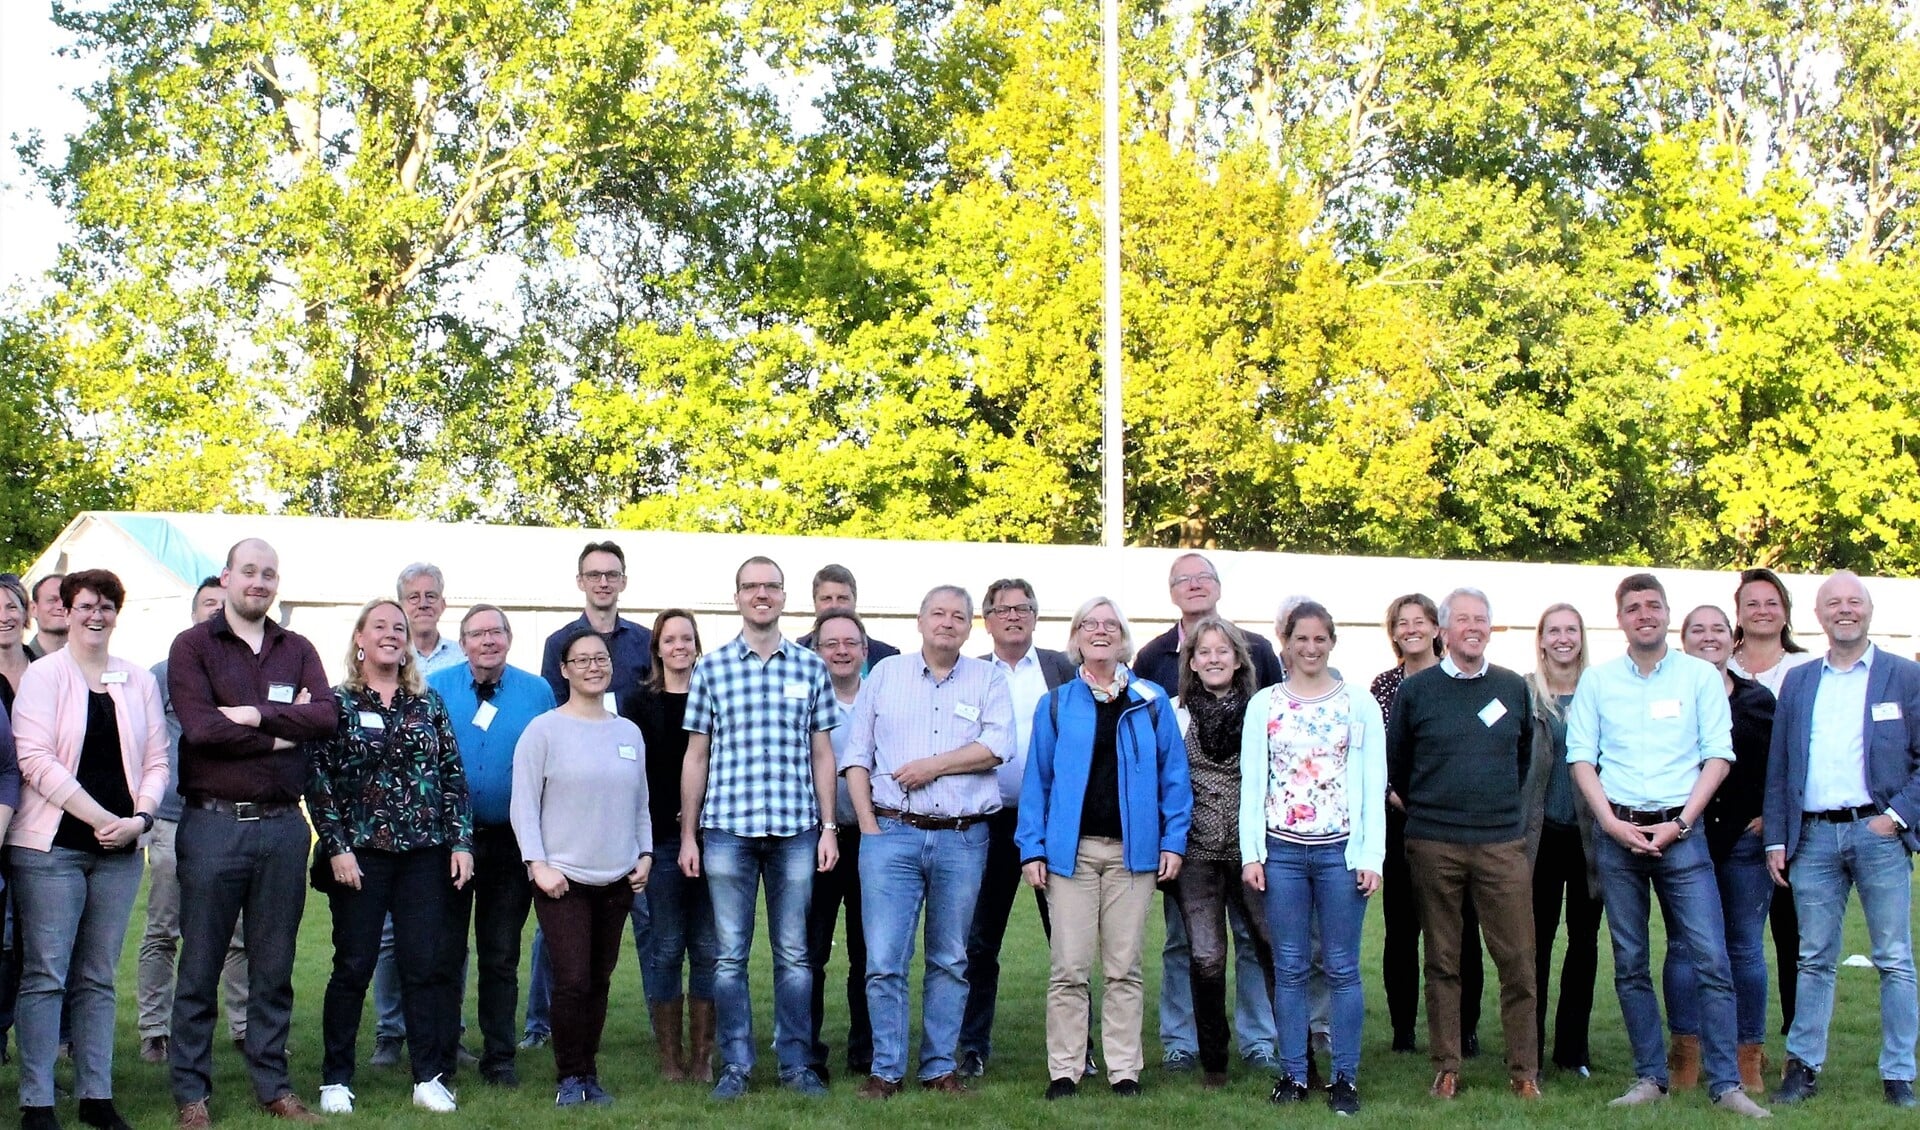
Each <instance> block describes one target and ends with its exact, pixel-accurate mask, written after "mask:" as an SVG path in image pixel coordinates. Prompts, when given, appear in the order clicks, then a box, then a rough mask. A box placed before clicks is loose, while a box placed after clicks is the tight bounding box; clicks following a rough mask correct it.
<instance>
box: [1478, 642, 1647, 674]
mask: <svg viewBox="0 0 1920 1130" xmlns="http://www.w3.org/2000/svg"><path fill="white" fill-rule="evenodd" d="M1675 654H1676V653H1675V652H1674V650H1673V649H1672V648H1671V647H1669V648H1668V649H1667V650H1666V651H1664V652H1662V653H1661V655H1660V659H1659V661H1658V662H1657V663H1655V664H1654V665H1653V670H1651V671H1649V672H1647V673H1646V674H1644V675H1642V674H1641V673H1640V664H1639V663H1638V662H1637V661H1635V659H1634V658H1633V652H1631V651H1629V652H1627V653H1626V654H1625V655H1623V656H1621V657H1620V662H1621V663H1622V664H1624V665H1625V666H1626V669H1627V674H1629V675H1632V676H1633V677H1634V678H1636V679H1651V678H1653V677H1654V676H1655V675H1659V674H1661V673H1662V672H1664V671H1665V670H1666V669H1667V665H1668V664H1669V663H1672V662H1673V657H1674V655H1675ZM1443 662H1444V661H1443Z"/></svg>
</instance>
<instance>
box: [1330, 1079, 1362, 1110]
mask: <svg viewBox="0 0 1920 1130" xmlns="http://www.w3.org/2000/svg"><path fill="white" fill-rule="evenodd" d="M1327 1108H1328V1109H1329V1110H1331V1111H1333V1113H1335V1114H1337V1115H1340V1116H1341V1117H1343V1118H1344V1117H1346V1116H1347V1115H1350V1114H1359V1113H1360V1092H1359V1091H1358V1090H1356V1089H1355V1088H1354V1085H1353V1080H1351V1079H1349V1078H1347V1077H1346V1076H1344V1075H1342V1076H1338V1077H1337V1078H1335V1079H1334V1081H1333V1086H1331V1087H1328V1088H1327Z"/></svg>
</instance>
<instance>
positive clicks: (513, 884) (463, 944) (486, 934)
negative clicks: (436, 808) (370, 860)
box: [441, 824, 533, 1076]
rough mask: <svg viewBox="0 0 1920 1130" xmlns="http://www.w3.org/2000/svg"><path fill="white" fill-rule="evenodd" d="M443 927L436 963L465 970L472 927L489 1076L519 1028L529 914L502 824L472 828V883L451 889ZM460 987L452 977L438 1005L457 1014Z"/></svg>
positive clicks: (524, 885)
mask: <svg viewBox="0 0 1920 1130" xmlns="http://www.w3.org/2000/svg"><path fill="white" fill-rule="evenodd" d="M446 906H447V923H446V927H445V929H444V931H443V933H442V935H441V941H442V942H443V943H444V945H445V947H446V949H445V951H444V953H443V956H442V957H441V963H442V964H443V965H445V966H447V967H448V968H451V969H464V968H466V967H467V954H468V952H469V947H468V945H467V927H468V924H469V923H471V924H472V927H473V945H472V947H471V950H472V952H473V953H474V954H475V955H476V956H477V957H478V958H479V960H478V961H476V962H474V963H473V969H474V980H475V982H476V985H475V992H476V994H477V995H478V997H479V1019H480V1036H481V1039H482V1041H483V1045H482V1050H481V1052H480V1074H481V1075H483V1076H492V1075H494V1074H497V1073H499V1072H501V1071H503V1070H505V1069H507V1068H509V1067H511V1066H513V1055H514V1050H515V1044H516V1041H517V1040H518V1039H519V1028H518V1025H517V1024H516V1022H515V1010H516V1009H518V1008H519V1005H520V937H521V935H522V934H523V933H524V932H525V931H526V927H527V915H528V914H530V913H532V910H533V883H532V881H531V880H529V879H528V878H527V865H526V864H525V863H523V862H521V860H520V843H519V841H518V840H517V839H515V838H514V835H513V829H512V828H511V827H508V826H506V825H504V824H503V825H498V826H494V827H476V828H474V830H473V879H472V881H471V882H469V883H468V884H467V885H466V888H465V889H464V890H458V891H449V892H448V895H447V902H446ZM460 997H461V987H460V980H459V978H457V977H456V978H454V979H453V981H452V983H451V984H450V985H449V987H448V999H447V1001H446V1002H444V1004H443V1005H442V1008H443V1009H444V1010H446V1011H448V1012H450V1013H452V1014H453V1015H454V1016H458V1015H459V1014H460Z"/></svg>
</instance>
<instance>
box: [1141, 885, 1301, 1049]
mask: <svg viewBox="0 0 1920 1130" xmlns="http://www.w3.org/2000/svg"><path fill="white" fill-rule="evenodd" d="M1161 902H1162V906H1161V910H1162V911H1163V912H1164V914H1165V917H1166V920H1167V944H1166V946H1165V948H1163V949H1162V950H1161V951H1160V1050H1161V1051H1162V1052H1176V1051H1179V1052H1186V1053H1187V1054H1188V1055H1197V1054H1198V1053H1199V1051H1200V1044H1199V1042H1198V1034H1197V1032H1196V1030H1195V1028H1194V1017H1193V982H1192V962H1193V948H1192V943H1191V942H1190V941H1188V939H1187V922H1186V919H1185V918H1184V917H1183V916H1182V915H1181V913H1180V902H1179V900H1178V899H1177V898H1175V897H1173V895H1171V894H1163V895H1162V896H1161ZM1227 925H1228V927H1229V928H1230V929H1231V930H1232V932H1233V1033H1234V1036H1235V1038H1236V1040H1237V1041H1238V1043H1239V1048H1240V1056H1241V1058H1243V1059H1247V1058H1251V1057H1253V1056H1256V1055H1262V1054H1265V1055H1272V1054H1273V1050H1274V1047H1275V1044H1274V1027H1273V999H1272V998H1271V997H1269V996H1267V972H1266V970H1265V969H1263V968H1261V966H1260V948H1259V946H1257V945H1256V944H1255V942H1254V937H1253V932H1252V930H1250V929H1249V928H1248V927H1249V924H1248V922H1247V920H1246V917H1245V916H1244V915H1243V914H1241V913H1240V907H1239V906H1238V904H1235V903H1233V902H1231V901H1229V902H1228V904H1227Z"/></svg>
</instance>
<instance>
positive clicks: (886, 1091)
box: [853, 1075, 900, 1099]
mask: <svg viewBox="0 0 1920 1130" xmlns="http://www.w3.org/2000/svg"><path fill="white" fill-rule="evenodd" d="M899 1093H900V1084H898V1083H894V1082H889V1081H887V1080H885V1079H882V1078H880V1077H879V1076H878V1075H869V1076H867V1081H866V1082H864V1083H862V1084H860V1087H859V1089H858V1090H856V1091H854V1092H853V1097H854V1098H856V1099H890V1098H892V1097H893V1096H895V1095H897V1094H899Z"/></svg>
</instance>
